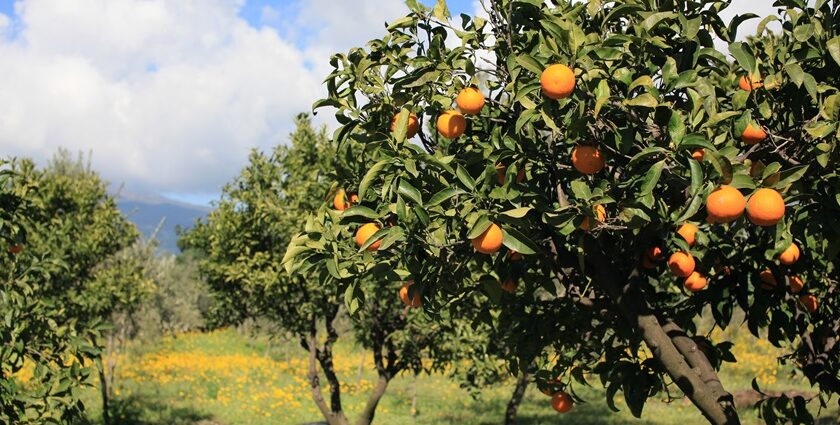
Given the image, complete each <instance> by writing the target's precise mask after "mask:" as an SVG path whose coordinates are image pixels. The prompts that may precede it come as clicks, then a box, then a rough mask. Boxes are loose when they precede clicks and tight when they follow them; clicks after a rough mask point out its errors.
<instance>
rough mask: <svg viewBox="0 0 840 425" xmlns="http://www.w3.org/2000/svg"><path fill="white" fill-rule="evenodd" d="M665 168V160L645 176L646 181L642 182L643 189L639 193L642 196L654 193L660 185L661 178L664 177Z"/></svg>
mask: <svg viewBox="0 0 840 425" xmlns="http://www.w3.org/2000/svg"><path fill="white" fill-rule="evenodd" d="M663 168H665V160H664V159H663V160H662V161H659V162H657V163H656V164H653V166H652V167H650V169H649V170H648V172H647V173H646V174H645V178H644V180H642V188H641V190H640V192H639V193H640V194H642V195H646V194H649V193H652V192H653V189H654V188H655V187H656V184H657V183H659V178H660V177H661V176H662V169H663Z"/></svg>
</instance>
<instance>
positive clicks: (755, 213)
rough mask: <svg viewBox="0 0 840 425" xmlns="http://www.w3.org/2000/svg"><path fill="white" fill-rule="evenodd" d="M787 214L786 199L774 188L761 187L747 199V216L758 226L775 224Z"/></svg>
mask: <svg viewBox="0 0 840 425" xmlns="http://www.w3.org/2000/svg"><path fill="white" fill-rule="evenodd" d="M784 216H785V200H784V199H782V195H780V194H779V192H776V191H775V190H773V189H767V188H764V189H759V190H757V191H756V192H755V193H753V195H752V196H750V200H749V201H747V217H748V218H749V219H750V221H751V222H752V223H753V224H755V225H758V226H774V225H775V224H776V223H778V222H779V220H781V219H782V217H784Z"/></svg>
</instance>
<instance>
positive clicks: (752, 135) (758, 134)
mask: <svg viewBox="0 0 840 425" xmlns="http://www.w3.org/2000/svg"><path fill="white" fill-rule="evenodd" d="M766 138H767V133H766V132H764V129H762V128H761V126H758V125H755V126H754V125H752V123H750V124H747V128H745V129H744V132H743V133H741V140H743V141H744V143H746V144H748V145H754V144H756V143H758V142H761V141H762V140H764V139H766Z"/></svg>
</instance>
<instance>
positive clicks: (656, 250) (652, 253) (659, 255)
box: [645, 246, 665, 261]
mask: <svg viewBox="0 0 840 425" xmlns="http://www.w3.org/2000/svg"><path fill="white" fill-rule="evenodd" d="M645 258H647V259H648V260H651V261H662V259H663V258H665V253H664V252H662V248H660V247H658V246H652V247H650V248H648V249H647V250H645Z"/></svg>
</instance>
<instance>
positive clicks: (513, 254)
mask: <svg viewBox="0 0 840 425" xmlns="http://www.w3.org/2000/svg"><path fill="white" fill-rule="evenodd" d="M508 258H509V259H510V261H522V258H523V257H522V254H520V253H518V252H516V251H514V250H510V251H508Z"/></svg>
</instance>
